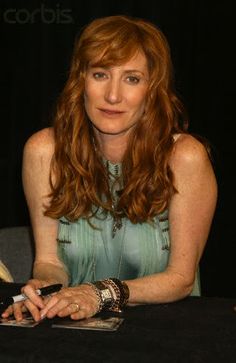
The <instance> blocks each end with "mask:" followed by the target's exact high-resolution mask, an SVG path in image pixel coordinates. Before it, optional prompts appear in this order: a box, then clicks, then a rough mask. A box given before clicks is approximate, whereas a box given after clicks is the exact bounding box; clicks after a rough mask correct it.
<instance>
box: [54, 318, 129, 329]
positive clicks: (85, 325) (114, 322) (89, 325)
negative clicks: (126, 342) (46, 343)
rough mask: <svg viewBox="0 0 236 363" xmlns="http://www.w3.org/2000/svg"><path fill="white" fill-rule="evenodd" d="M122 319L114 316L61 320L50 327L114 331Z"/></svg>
mask: <svg viewBox="0 0 236 363" xmlns="http://www.w3.org/2000/svg"><path fill="white" fill-rule="evenodd" d="M123 321H124V319H123V318H119V317H114V316H113V317H106V318H103V317H94V318H88V319H83V320H62V321H60V322H57V323H54V324H53V325H52V328H66V329H85V330H103V331H115V330H117V329H118V328H119V326H120V325H121V323H122V322H123Z"/></svg>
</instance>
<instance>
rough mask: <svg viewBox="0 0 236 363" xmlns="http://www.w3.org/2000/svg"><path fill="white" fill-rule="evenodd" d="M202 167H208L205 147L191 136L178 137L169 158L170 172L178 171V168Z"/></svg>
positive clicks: (182, 135) (208, 162) (208, 161)
mask: <svg viewBox="0 0 236 363" xmlns="http://www.w3.org/2000/svg"><path fill="white" fill-rule="evenodd" d="M204 165H205V166H206V165H210V160H209V156H208V153H207V150H206V148H205V146H204V145H203V144H202V143H201V142H200V141H198V140H197V139H196V138H195V137H193V136H191V135H188V134H181V135H179V137H178V138H177V139H176V141H175V143H174V147H173V151H172V154H171V157H170V166H171V168H172V170H174V169H178V168H179V167H180V168H181V167H183V168H185V167H188V168H190V169H194V168H196V167H200V166H204Z"/></svg>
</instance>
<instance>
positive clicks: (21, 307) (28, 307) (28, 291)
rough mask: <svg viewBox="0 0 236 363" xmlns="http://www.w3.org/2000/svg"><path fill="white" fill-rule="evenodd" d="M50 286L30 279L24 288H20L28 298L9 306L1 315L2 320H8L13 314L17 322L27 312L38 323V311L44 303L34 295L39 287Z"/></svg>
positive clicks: (49, 283)
mask: <svg viewBox="0 0 236 363" xmlns="http://www.w3.org/2000/svg"><path fill="white" fill-rule="evenodd" d="M48 285H51V282H49V281H43V280H37V279H32V280H29V281H28V282H27V284H26V285H25V286H23V287H22V289H21V292H22V293H24V294H25V295H26V296H27V297H28V298H27V299H26V300H25V301H22V302H18V303H15V304H13V305H10V306H9V307H8V308H7V309H6V310H5V311H4V312H3V313H2V317H3V318H8V317H9V316H10V315H12V314H14V317H15V319H16V320H17V321H21V320H22V319H23V314H22V313H23V312H26V311H29V312H30V314H31V315H32V317H33V318H34V320H35V321H39V320H40V319H41V317H40V310H41V309H43V308H44V306H45V303H44V301H43V299H42V298H41V297H40V296H39V295H38V294H37V293H36V290H37V289H40V288H41V287H44V286H48Z"/></svg>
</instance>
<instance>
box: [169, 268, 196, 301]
mask: <svg viewBox="0 0 236 363" xmlns="http://www.w3.org/2000/svg"><path fill="white" fill-rule="evenodd" d="M194 284H195V276H193V277H190V276H189V277H188V278H186V277H185V276H183V275H182V274H179V273H175V274H174V276H173V285H172V286H173V287H175V291H176V300H181V299H184V298H185V297H187V296H189V295H191V293H192V291H193V289H194Z"/></svg>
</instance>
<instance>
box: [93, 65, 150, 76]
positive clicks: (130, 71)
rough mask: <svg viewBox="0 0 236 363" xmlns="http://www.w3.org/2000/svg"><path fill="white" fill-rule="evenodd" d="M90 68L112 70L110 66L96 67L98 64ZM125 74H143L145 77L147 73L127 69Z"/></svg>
mask: <svg viewBox="0 0 236 363" xmlns="http://www.w3.org/2000/svg"><path fill="white" fill-rule="evenodd" d="M89 68H103V69H106V70H109V69H111V68H112V67H110V66H102V65H96V64H94V65H93V64H91V65H90V66H89ZM124 73H125V74H127V73H141V74H142V75H143V76H145V73H144V72H142V71H140V70H139V69H126V70H125V71H124Z"/></svg>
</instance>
